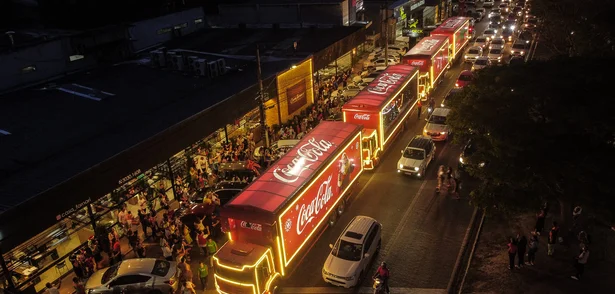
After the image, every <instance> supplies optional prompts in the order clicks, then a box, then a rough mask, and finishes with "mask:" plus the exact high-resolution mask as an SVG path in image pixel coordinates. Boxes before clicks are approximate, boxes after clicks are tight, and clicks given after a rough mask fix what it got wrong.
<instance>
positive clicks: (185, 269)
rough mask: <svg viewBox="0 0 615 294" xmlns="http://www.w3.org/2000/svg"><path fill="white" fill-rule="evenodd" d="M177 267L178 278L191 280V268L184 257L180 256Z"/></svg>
mask: <svg viewBox="0 0 615 294" xmlns="http://www.w3.org/2000/svg"><path fill="white" fill-rule="evenodd" d="M177 268H178V269H179V270H180V272H181V273H180V280H182V281H188V282H192V276H193V275H192V269H191V268H190V265H189V264H188V263H187V262H186V258H185V257H182V259H181V261H180V262H179V263H178V264H177Z"/></svg>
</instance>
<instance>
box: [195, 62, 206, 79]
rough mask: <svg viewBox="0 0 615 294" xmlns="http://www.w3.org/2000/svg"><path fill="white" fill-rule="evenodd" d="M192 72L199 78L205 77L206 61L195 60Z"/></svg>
mask: <svg viewBox="0 0 615 294" xmlns="http://www.w3.org/2000/svg"><path fill="white" fill-rule="evenodd" d="M192 66H193V68H192V71H193V72H194V73H195V74H196V75H198V76H201V77H206V76H207V60H206V59H202V58H201V59H197V60H196V62H195V63H193V64H192Z"/></svg>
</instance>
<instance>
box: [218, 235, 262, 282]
mask: <svg viewBox="0 0 615 294" xmlns="http://www.w3.org/2000/svg"><path fill="white" fill-rule="evenodd" d="M226 244H229V242H227V243H226ZM226 244H224V246H226ZM272 255H273V253H272V252H271V248H267V250H266V251H265V253H264V254H263V255H262V256H261V257H260V258H259V259H258V260H257V261H256V262H255V263H254V264H252V265H242V266H241V269H238V268H236V267H230V266H227V265H224V264H222V263H220V259H219V258H218V257H217V256H216V255H214V260H215V261H216V264H217V265H218V266H220V267H223V268H226V269H230V270H234V271H237V272H243V271H244V270H245V269H246V268H252V269H253V270H254V276H255V277H256V283H255V284H245V283H240V282H236V281H233V280H229V279H226V278H224V277H221V276H220V275H218V274H214V277H218V278H219V279H221V280H223V281H225V282H229V283H232V284H235V285H240V286H244V287H247V286H248V285H249V286H251V287H252V290H253V291H252V292H253V293H261V291H260V287H259V279H258V265H259V264H260V263H261V262H263V260H264V259H265V258H271V257H270V256H272ZM270 262H271V264H273V260H271V261H270ZM270 269H271V267H270ZM216 288H217V289H218V290H219V286H218V283H217V282H216ZM255 291H256V292H255ZM220 292H222V291H220Z"/></svg>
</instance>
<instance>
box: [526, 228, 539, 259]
mask: <svg viewBox="0 0 615 294" xmlns="http://www.w3.org/2000/svg"><path fill="white" fill-rule="evenodd" d="M536 251H538V236H536V234H535V233H532V236H531V237H530V246H529V250H528V252H527V262H528V264H529V265H534V261H535V260H536Z"/></svg>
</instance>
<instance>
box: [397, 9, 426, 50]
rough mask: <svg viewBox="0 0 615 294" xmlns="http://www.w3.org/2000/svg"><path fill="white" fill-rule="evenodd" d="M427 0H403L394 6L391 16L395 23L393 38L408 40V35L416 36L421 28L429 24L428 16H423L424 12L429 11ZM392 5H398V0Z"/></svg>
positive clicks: (402, 40) (401, 40)
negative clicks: (403, 0) (403, 1)
mask: <svg viewBox="0 0 615 294" xmlns="http://www.w3.org/2000/svg"><path fill="white" fill-rule="evenodd" d="M426 1H428V0H411V1H405V3H403V4H401V5H400V6H397V7H394V6H390V8H391V9H393V18H394V20H395V21H396V23H395V38H396V40H398V41H400V42H408V40H409V39H408V38H409V37H414V38H416V37H418V36H419V35H420V32H421V31H422V28H423V27H424V26H425V25H428V24H429V18H427V22H426V18H425V13H426V12H427V13H429V10H428V9H427V7H426ZM393 5H399V1H398V2H395V3H394V4H393Z"/></svg>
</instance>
